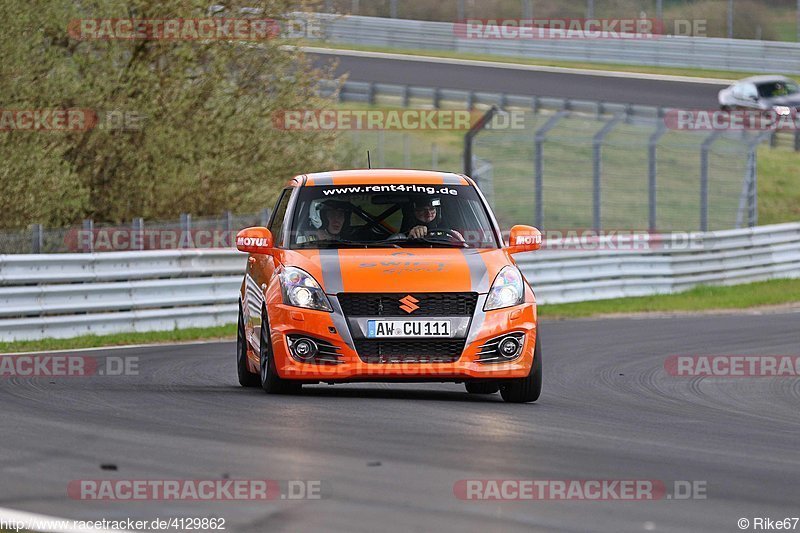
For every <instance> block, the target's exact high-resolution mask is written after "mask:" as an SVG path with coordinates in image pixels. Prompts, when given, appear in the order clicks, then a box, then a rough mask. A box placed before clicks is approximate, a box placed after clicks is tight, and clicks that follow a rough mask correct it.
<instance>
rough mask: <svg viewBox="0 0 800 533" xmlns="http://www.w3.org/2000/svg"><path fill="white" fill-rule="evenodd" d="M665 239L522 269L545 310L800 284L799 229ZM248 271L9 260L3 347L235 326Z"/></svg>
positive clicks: (134, 256)
mask: <svg viewBox="0 0 800 533" xmlns="http://www.w3.org/2000/svg"><path fill="white" fill-rule="evenodd" d="M665 242H672V241H670V240H669V239H666V240H665V237H662V236H650V238H649V240H647V241H645V242H644V243H643V245H642V246H639V247H637V249H635V250H622V251H620V250H611V249H603V248H605V247H604V246H600V247H599V248H600V249H596V250H587V249H566V250H556V249H552V247H558V246H559V241H555V242H550V243H548V246H549V248H548V249H545V250H540V251H538V252H533V253H529V254H523V255H520V256H518V260H517V262H518V264H519V266H520V268H521V270H522V271H523V273H524V274H525V276H526V277H527V279H528V280H529V281H530V282H531V283H532V285H533V286H534V289H535V291H536V295H537V299H538V301H539V302H540V303H563V302H576V301H584V300H597V299H603V298H617V297H623V296H645V295H652V294H667V293H672V292H676V291H680V290H685V289H688V288H690V287H693V286H696V285H699V284H715V285H719V284H735V283H746V282H751V281H760V280H766V279H773V278H797V277H800V223H791V224H778V225H773V226H760V227H755V228H748V229H739V230H727V231H718V232H710V233H698V234H693V235H692V240H691V244H690V245H689V246H684V245H680V246H677V245H674V246H667V247H665V246H664V243H665ZM640 244H641V243H640ZM244 266H245V257H244V255H243V254H241V253H239V252H236V251H235V250H165V251H154V252H110V253H101V254H58V255H2V256H0V341H12V340H26V339H40V338H46V337H60V338H64V337H73V336H77V335H85V334H92V333H93V334H106V333H115V332H129V331H153V330H169V329H174V328H186V327H206V326H214V325H221V324H230V323H234V322H235V321H236V310H237V298H238V287H239V284H240V282H241V281H240V280H241V276H242V274H243V272H244Z"/></svg>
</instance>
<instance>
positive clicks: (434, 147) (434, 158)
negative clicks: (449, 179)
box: [431, 143, 439, 170]
mask: <svg viewBox="0 0 800 533" xmlns="http://www.w3.org/2000/svg"><path fill="white" fill-rule="evenodd" d="M438 168H439V145H438V144H436V143H431V169H433V170H436V169H438Z"/></svg>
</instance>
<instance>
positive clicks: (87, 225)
mask: <svg viewBox="0 0 800 533" xmlns="http://www.w3.org/2000/svg"><path fill="white" fill-rule="evenodd" d="M83 234H84V235H87V234H88V235H89V239H87V240H86V241H85V242H88V245H87V249H86V250H84V251H85V252H89V253H91V252H94V220H92V219H91V218H87V219H86V220H84V221H83Z"/></svg>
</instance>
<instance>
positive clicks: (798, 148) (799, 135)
mask: <svg viewBox="0 0 800 533" xmlns="http://www.w3.org/2000/svg"><path fill="white" fill-rule="evenodd" d="M798 2H800V0H798ZM794 151H795V152H800V130H797V131H796V132H794Z"/></svg>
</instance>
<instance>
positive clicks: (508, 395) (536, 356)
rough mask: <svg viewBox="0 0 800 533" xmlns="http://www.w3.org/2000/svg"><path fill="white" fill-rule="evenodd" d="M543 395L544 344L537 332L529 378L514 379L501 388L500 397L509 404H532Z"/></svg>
mask: <svg viewBox="0 0 800 533" xmlns="http://www.w3.org/2000/svg"><path fill="white" fill-rule="evenodd" d="M541 393H542V343H541V342H540V339H539V332H538V331H537V332H536V347H535V348H534V349H533V365H532V366H531V371H530V374H528V377H524V378H520V379H512V380H509V381H508V382H506V383H505V384H503V385H502V386H501V387H500V396H502V397H503V399H504V400H505V401H507V402H509V403H530V402H535V401H536V400H538V399H539V395H540V394H541Z"/></svg>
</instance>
